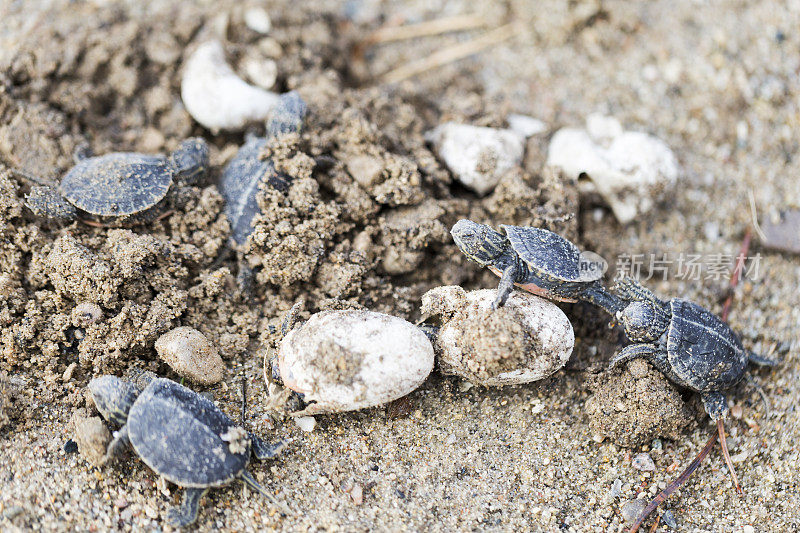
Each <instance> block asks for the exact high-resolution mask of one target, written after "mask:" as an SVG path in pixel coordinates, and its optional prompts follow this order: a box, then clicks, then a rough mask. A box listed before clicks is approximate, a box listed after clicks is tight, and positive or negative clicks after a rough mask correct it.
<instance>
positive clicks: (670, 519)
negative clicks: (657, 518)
mask: <svg viewBox="0 0 800 533" xmlns="http://www.w3.org/2000/svg"><path fill="white" fill-rule="evenodd" d="M661 521H662V522H663V523H664V525H665V526H667V527H668V528H670V529H677V527H678V522H677V521H676V520H675V516H674V515H673V514H672V511H670V510H669V509H667V510H666V511H664V514H662V515H661Z"/></svg>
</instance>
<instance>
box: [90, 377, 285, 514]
mask: <svg viewBox="0 0 800 533" xmlns="http://www.w3.org/2000/svg"><path fill="white" fill-rule="evenodd" d="M89 391H90V392H91V393H92V397H93V398H94V403H95V405H96V406H97V410H98V411H100V414H102V415H103V417H104V418H105V419H106V420H108V421H109V422H111V423H112V424H116V425H118V426H120V428H119V430H117V431H115V432H114V439H113V440H112V441H111V443H110V444H109V445H108V448H107V451H106V460H110V459H112V458H114V457H116V456H118V455H119V454H120V453H121V452H123V451H124V450H125V449H126V448H127V447H128V445H130V446H132V447H133V449H134V451H135V452H136V453H137V454H138V455H139V457H141V459H142V461H144V462H145V464H147V466H149V467H150V468H152V469H153V470H154V471H155V472H156V473H157V474H159V475H161V476H163V477H164V478H166V479H167V480H168V481H170V482H172V483H175V484H176V485H180V486H182V487H185V490H184V493H183V501H182V504H181V506H180V507H179V508H173V509H170V511H169V513H168V515H167V520H168V521H169V522H170V523H171V524H172V525H175V526H177V527H182V526H187V525H189V524H191V523H192V522H194V521H195V519H196V518H197V509H198V504H199V502H200V498H202V497H203V495H204V494H205V493H206V492H207V491H208V489H209V488H211V487H220V486H222V485H227V484H228V483H230V482H231V481H233V480H234V479H239V480H241V481H243V482H244V483H245V484H246V485H247V486H248V487H250V488H251V489H253V490H255V491H256V492H258V493H259V494H261V495H263V496H265V497H267V498H269V499H270V500H271V501H273V503H276V502H274V500H273V498H272V495H270V494H269V493H268V492H267V491H266V490H264V488H263V487H261V485H259V484H258V482H257V481H256V480H255V478H253V476H252V475H251V474H250V473H249V472H247V470H245V469H246V468H247V465H248V463H249V462H250V454H251V453H252V454H253V455H255V456H256V457H257V458H258V459H260V460H264V459H270V458H272V457H275V456H276V455H277V454H278V453H279V452H280V451H281V449H282V448H283V447H284V445H285V444H286V443H285V442H279V443H277V444H267V443H265V442H264V441H262V440H261V439H259V438H258V437H256V436H255V435H253V434H252V433H249V432H247V431H245V430H244V429H242V428H241V427H238V426H236V425H235V424H234V423H233V421H232V420H231V419H230V418H228V416H227V415H226V414H225V413H223V412H222V411H221V410H220V409H219V408H218V407H217V406H216V405H214V403H213V402H211V401H210V400H208V399H207V398H205V397H203V396H201V395H200V394H197V393H196V392H194V391H192V390H189V389H187V388H186V387H183V386H181V385H178V384H177V383H175V382H174V381H170V380H168V379H163V378H156V379H153V380H152V381H150V383H149V384H148V385H147V386H146V387H145V389H144V390H140V389H139V388H138V387H137V386H136V385H134V384H133V383H131V382H128V381H124V380H121V379H119V378H117V377H114V376H101V377H99V378H95V379H93V380H92V381H91V382H89Z"/></svg>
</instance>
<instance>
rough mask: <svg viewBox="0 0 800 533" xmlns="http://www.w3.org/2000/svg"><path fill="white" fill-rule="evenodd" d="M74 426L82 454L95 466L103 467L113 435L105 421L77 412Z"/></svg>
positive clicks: (73, 422) (73, 419)
mask: <svg viewBox="0 0 800 533" xmlns="http://www.w3.org/2000/svg"><path fill="white" fill-rule="evenodd" d="M81 411H82V410H81ZM72 425H73V427H74V428H75V442H77V443H78V450H79V451H80V454H81V455H82V456H83V457H84V458H85V459H86V460H87V461H89V463H91V464H93V465H94V466H101V465H102V464H103V461H104V459H105V456H106V447H107V446H108V443H109V442H111V433H110V432H109V431H108V428H107V427H106V425H105V423H103V420H102V419H101V418H100V417H99V416H85V413H83V412H79V411H76V412H75V413H74V414H73V416H72Z"/></svg>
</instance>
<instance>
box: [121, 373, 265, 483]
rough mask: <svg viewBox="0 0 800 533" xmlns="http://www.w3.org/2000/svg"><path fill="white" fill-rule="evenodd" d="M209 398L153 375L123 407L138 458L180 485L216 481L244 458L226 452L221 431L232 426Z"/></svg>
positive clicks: (232, 474) (230, 475) (246, 456)
mask: <svg viewBox="0 0 800 533" xmlns="http://www.w3.org/2000/svg"><path fill="white" fill-rule="evenodd" d="M235 426H236V424H234V423H233V421H232V420H231V419H230V418H228V416H227V415H225V413H223V412H222V411H221V410H220V409H219V408H218V407H217V406H216V405H214V403H213V402H211V401H210V400H208V399H206V398H205V397H203V396H201V395H199V394H197V393H196V392H194V391H191V390H189V389H187V388H186V387H183V386H181V385H178V384H177V383H175V382H174V381H170V380H168V379H154V380H153V381H151V382H150V384H149V385H148V386H147V388H145V390H144V391H142V393H141V394H140V395H139V397H138V398H137V399H136V402H134V404H133V406H132V407H131V410H130V412H129V413H128V438H129V439H130V441H131V445H133V449H134V450H136V453H137V454H139V457H141V458H142V461H144V462H145V464H147V466H149V467H150V468H152V469H153V470H154V471H155V472H157V473H158V474H161V475H162V476H164V477H165V478H166V479H167V480H168V481H171V482H172V483H175V484H177V485H181V486H183V487H216V486H220V485H225V484H226V483H229V482H230V481H232V480H233V479H234V478H236V477H237V476H238V475H239V474H240V473H241V472H242V471H243V470H244V469H245V468H246V467H247V464H248V462H249V460H250V444H249V441H248V444H247V449H246V450H245V452H244V453H231V452H230V449H229V443H228V442H227V441H225V440H223V439H222V435H223V434H224V433H226V432H227V431H229V430H230V429H231V428H233V427H235Z"/></svg>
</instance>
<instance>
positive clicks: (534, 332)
mask: <svg viewBox="0 0 800 533" xmlns="http://www.w3.org/2000/svg"><path fill="white" fill-rule="evenodd" d="M448 288H449V287H440V288H439V289H433V290H434V291H440V292H439V294H440V295H441V296H442V297H443V298H445V299H453V302H454V305H453V307H452V309H453V311H454V312H453V314H452V316H450V317H443V318H445V320H446V321H445V323H444V324H443V325H442V327H441V329H440V330H439V333H438V336H437V338H436V348H437V353H438V356H439V368H440V370H441V371H442V373H446V374H455V375H459V376H461V377H464V378H465V379H467V380H469V381H471V382H472V383H476V384H479V385H487V386H502V385H518V384H521V383H529V382H531V381H536V380H540V379H544V378H546V377H548V376H550V375H552V374H553V373H554V372H556V371H557V370H559V369H560V368H562V367H563V366H564V365H565V364H566V363H567V360H569V357H570V355H571V354H572V349H573V347H574V346H575V334H574V332H573V330H572V324H570V322H569V320H568V319H567V316H566V315H565V314H564V312H563V311H561V309H559V308H558V306H556V305H555V304H553V303H551V302H549V301H547V300H544V299H542V298H539V297H538V296H534V295H533V294H528V293H526V292H519V291H516V292H513V293H512V294H511V295H510V296H509V297H508V300H507V301H506V303H505V305H504V306H503V308H501V309H499V310H494V311H492V310H491V304H492V302H493V301H494V299H495V297H496V295H497V291H496V290H494V289H483V290H479V291H472V292H467V293H464V292H463V291H462V292H461V293H454V292H453V291H441V289H448ZM464 296H466V301H465V299H464ZM423 301H425V299H424V297H423ZM439 306H440V307H443V306H446V303H445V304H442V303H440V304H439ZM503 310H504V311H503ZM499 312H503V313H504V314H503V315H498V314H497V313H499ZM492 313H494V314H495V315H494V317H501V320H502V321H508V322H502V321H501V322H499V324H498V325H500V324H502V327H501V328H500V329H499V330H494V335H493V336H487V335H484V332H483V331H482V330H481V327H482V326H484V323H485V322H486V321H487V320H490V319H492V318H494V317H492V316H490V314H492ZM510 321H514V322H515V323H512V322H510ZM476 332H477V335H476V334H475V333H476ZM521 336H522V337H525V336H527V337H526V338H527V341H526V342H524V343H520V342H517V341H519V340H520V337H521ZM521 348H525V349H521ZM503 350H507V351H508V352H513V351H514V350H516V351H517V352H519V353H508V354H502V351H503ZM489 352H492V353H493V354H494V356H493V357H494V359H493V361H492V360H490V359H488V358H487V357H486V355H487V353H489ZM498 353H501V355H507V356H508V359H507V361H502V360H501V359H498V358H497V354H498ZM509 362H510V363H512V365H513V366H514V367H512V368H508V367H509Z"/></svg>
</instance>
